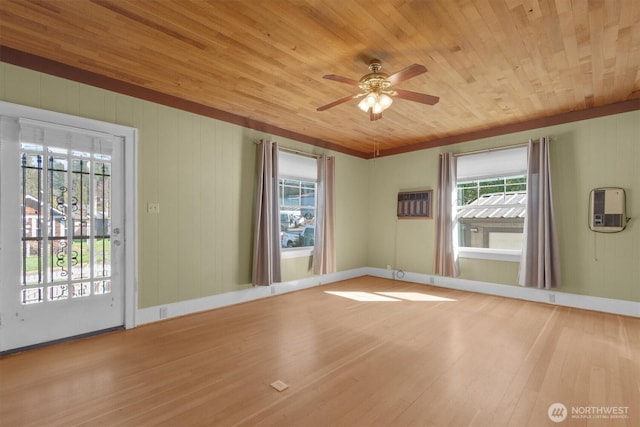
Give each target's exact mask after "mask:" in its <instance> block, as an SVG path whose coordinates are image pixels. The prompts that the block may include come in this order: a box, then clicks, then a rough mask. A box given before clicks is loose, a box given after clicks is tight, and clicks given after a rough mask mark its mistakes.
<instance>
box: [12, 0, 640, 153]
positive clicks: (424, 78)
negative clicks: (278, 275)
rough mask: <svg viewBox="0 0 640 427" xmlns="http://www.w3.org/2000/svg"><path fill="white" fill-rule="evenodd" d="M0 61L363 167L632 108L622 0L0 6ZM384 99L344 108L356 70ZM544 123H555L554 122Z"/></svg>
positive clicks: (635, 27)
mask: <svg viewBox="0 0 640 427" xmlns="http://www.w3.org/2000/svg"><path fill="white" fill-rule="evenodd" d="M0 45H1V46H2V48H1V49H2V50H1V51H0V55H1V56H0V60H2V61H5V62H10V63H14V64H17V65H22V66H27V67H30V68H34V69H38V70H39V71H44V72H49V73H51V74H57V75H62V76H64V77H67V78H71V79H74V80H78V81H85V82H89V83H91V84H95V85H97V86H102V87H106V88H108V89H112V90H116V91H120V92H126V93H130V94H132V95H134V96H139V97H142V98H147V99H153V100H156V101H157V102H162V103H165V104H170V105H171V104H173V105H176V106H178V107H181V108H184V109H187V110H191V111H196V112H200V113H201V114H207V115H210V116H214V117H216V116H217V117H219V118H221V119H224V120H228V121H231V122H236V123H239V124H245V125H247V126H249V127H253V128H256V129H261V130H266V131H268V132H269V133H272V134H274V135H281V136H289V137H293V138H297V139H301V140H303V141H305V142H309V143H312V144H317V145H321V146H325V147H330V148H334V149H337V150H339V151H343V152H346V153H350V154H353V155H357V156H361V157H365V158H366V157H370V156H371V155H372V154H373V152H374V147H378V148H379V150H380V155H385V154H393V153H397V152H403V151H411V150H413V149H418V148H425V147H430V146H436V145H443V144H447V143H451V142H457V141H461V140H465V138H466V139H469V138H471V137H478V136H483V135H490V134H498V133H500V132H503V133H504V132H507V131H512V130H517V129H525V128H527V127H533V126H537V125H544V124H548V123H556V122H558V121H562V120H565V121H568V120H575V119H578V118H584V117H589V116H597V115H602V114H608V113H609V112H616V111H628V110H633V109H639V108H640V1H637V0H602V1H595V0H594V1H591V0H589V1H587V0H573V1H571V0H556V1H547V0H478V1H475V0H413V1H412V0H391V1H371V0H290V1H285V0H264V1H259V0H244V1H233V0H218V1H214V0H212V1H204V0H193V1H188V0H156V1H151V0H130V1H126V0H94V1H86V0H73V1H53V0H44V1H21V0H20V1H13V0H2V2H0ZM373 58H377V59H380V60H381V61H382V64H383V67H384V68H383V71H385V72H387V73H389V74H391V73H393V72H396V71H399V70H400V69H402V68H404V67H406V66H408V65H410V64H414V63H417V64H422V65H424V66H426V67H427V69H428V72H427V73H425V74H421V75H419V76H417V77H414V78H412V79H410V80H407V81H405V82H402V83H400V84H398V85H397V87H398V88H401V89H405V90H410V91H415V92H423V93H428V94H432V95H436V96H439V97H440V102H439V103H438V104H437V105H435V106H429V105H423V104H419V103H415V102H410V101H407V100H403V99H397V98H396V99H395V101H394V103H393V105H392V106H391V107H390V108H389V109H388V110H386V111H385V112H384V117H383V118H382V119H381V120H377V121H374V122H371V121H370V120H369V116H368V114H366V113H363V112H362V111H360V110H359V109H358V108H357V107H356V104H357V102H358V101H356V100H354V101H350V102H348V103H345V104H341V105H339V106H336V107H334V108H331V109H329V110H327V111H322V112H318V111H316V108H317V107H319V106H321V105H325V104H328V103H329V102H332V101H334V100H336V99H339V98H343V97H345V96H348V95H351V94H356V93H358V92H359V90H358V88H356V87H353V86H349V85H345V84H342V83H339V82H335V81H330V80H326V79H323V78H322V76H323V75H325V74H337V75H340V76H344V77H348V78H350V79H354V80H358V79H359V78H360V77H361V76H362V75H364V74H366V73H368V70H367V64H368V61H369V60H370V59H373ZM554 117H555V119H554Z"/></svg>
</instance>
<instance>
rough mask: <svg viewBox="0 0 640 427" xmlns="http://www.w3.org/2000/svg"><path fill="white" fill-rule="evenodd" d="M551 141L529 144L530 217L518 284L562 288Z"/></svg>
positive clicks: (528, 205) (528, 183)
mask: <svg viewBox="0 0 640 427" xmlns="http://www.w3.org/2000/svg"><path fill="white" fill-rule="evenodd" d="M549 142H550V140H549V138H548V137H544V138H541V139H540V140H539V141H535V142H534V141H529V165H528V172H527V215H526V217H525V220H524V233H523V242H522V256H521V259H520V271H519V274H518V281H519V283H520V284H521V285H524V286H537V287H538V288H544V289H551V288H555V287H557V286H559V285H560V261H559V250H558V238H557V236H556V223H555V219H554V216H553V197H552V193H551V167H550V161H549Z"/></svg>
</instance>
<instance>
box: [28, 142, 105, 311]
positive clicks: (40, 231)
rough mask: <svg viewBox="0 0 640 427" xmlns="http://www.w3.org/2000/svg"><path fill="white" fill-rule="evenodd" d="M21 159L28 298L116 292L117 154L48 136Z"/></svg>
mask: <svg viewBox="0 0 640 427" xmlns="http://www.w3.org/2000/svg"><path fill="white" fill-rule="evenodd" d="M20 161H21V169H20V170H21V176H20V183H21V185H20V186H21V190H20V197H21V200H22V209H21V213H22V230H21V236H22V242H21V245H22V247H21V278H22V280H21V290H20V300H21V302H22V304H34V303H42V302H54V301H60V300H67V299H69V298H72V299H77V298H84V297H89V296H92V295H104V294H108V293H110V292H111V281H110V276H111V215H112V208H111V157H110V156H109V155H106V154H95V155H94V154H92V153H89V152H85V151H76V150H67V149H65V148H59V147H48V146H47V145H46V142H45V143H44V144H42V145H39V144H34V143H23V144H22V145H21V159H20ZM94 279H99V280H96V281H94Z"/></svg>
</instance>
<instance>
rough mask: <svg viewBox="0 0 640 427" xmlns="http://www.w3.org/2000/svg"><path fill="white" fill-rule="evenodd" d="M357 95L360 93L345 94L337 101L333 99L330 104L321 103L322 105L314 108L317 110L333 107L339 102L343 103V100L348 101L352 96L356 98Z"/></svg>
mask: <svg viewBox="0 0 640 427" xmlns="http://www.w3.org/2000/svg"><path fill="white" fill-rule="evenodd" d="M358 96H360V94H358V95H349V96H345V97H344V98H340V99H338V100H337V101H333V102H332V103H330V104H327V105H323V106H322V107H318V108H317V109H316V110H317V111H324V110H328V109H329V108H331V107H335V106H336V105H340V104H344V103H345V102H349V101H351V100H352V99H354V98H357V97H358Z"/></svg>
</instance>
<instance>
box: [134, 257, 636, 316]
mask: <svg viewBox="0 0 640 427" xmlns="http://www.w3.org/2000/svg"><path fill="white" fill-rule="evenodd" d="M366 275H369V276H374V277H384V278H387V279H395V280H399V281H404V282H410V283H419V284H423V285H433V286H438V287H442V288H449V289H457V290H460V291H468V292H478V293H482V294H489V295H496V296H502V297H507V298H516V299H521V300H526V301H534V302H542V303H546V304H551V305H560V306H565V307H573V308H581V309H586V310H594V311H602V312H605V313H613V314H620V315H623V316H631V317H640V302H634V301H626V300H618V299H612V298H602V297H593V296H588V295H578V294H569V293H566V292H559V291H557V290H546V289H537V288H526V287H522V286H513V285H500V284H497V283H488V282H479V281H475V280H466V279H458V278H452V277H442V276H436V275H433V274H422V273H411V272H402V273H397V272H396V271H394V270H385V269H382V268H374V267H362V268H356V269H353V270H347V271H340V272H337V273H331V274H325V275H323V276H312V277H306V278H304V279H298V280H292V281H289V282H282V283H275V284H273V285H271V286H254V287H251V288H247V289H242V290H239V291H233V292H227V293H224V294H218V295H212V296H208V297H203V298H197V299H192V300H187V301H180V302H174V303H170V304H163V305H159V306H154V307H147V308H142V309H138V310H137V311H136V316H135V318H136V326H139V325H144V324H146V323H152V322H157V321H159V320H164V319H169V318H172V317H179V316H185V315H187V314H193V313H197V312H200V311H206V310H212V309H215V308H220V307H225V306H228V305H233V304H239V303H243V302H248V301H253V300H256V299H260V298H266V297H270V296H272V295H279V294H284V293H287V292H293V291H298V290H301V289H306V288H311V287H314V286H320V285H325V284H328V283H334V282H338V281H341V280H347V279H353V278H355V277H360V276H366ZM552 301H553V302H552ZM161 313H162V315H161Z"/></svg>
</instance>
